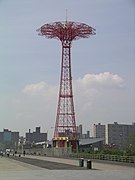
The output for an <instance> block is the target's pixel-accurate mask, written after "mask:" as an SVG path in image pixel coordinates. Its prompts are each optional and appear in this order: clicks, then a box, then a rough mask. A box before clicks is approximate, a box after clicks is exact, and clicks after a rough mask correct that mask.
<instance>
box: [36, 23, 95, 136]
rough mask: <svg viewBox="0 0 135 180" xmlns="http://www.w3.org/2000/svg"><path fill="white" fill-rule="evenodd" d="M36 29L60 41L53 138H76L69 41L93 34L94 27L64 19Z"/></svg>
mask: <svg viewBox="0 0 135 180" xmlns="http://www.w3.org/2000/svg"><path fill="white" fill-rule="evenodd" d="M37 31H38V32H39V35H41V36H45V37H46V38H55V39H59V40H60V41H61V43H62V63H61V76H60V89H59V99H58V107H57V116H56V124H55V130H54V138H57V137H69V138H73V139H74V138H75V139H77V129H76V121H75V111H74V102H73V91H72V76H71V43H72V41H73V40H78V39H80V38H88V37H89V36H90V35H95V29H94V28H92V27H90V26H88V25H86V24H83V23H78V22H77V23H76V22H71V21H65V22H54V23H51V24H45V25H43V26H42V27H41V28H39V29H38V30H37Z"/></svg>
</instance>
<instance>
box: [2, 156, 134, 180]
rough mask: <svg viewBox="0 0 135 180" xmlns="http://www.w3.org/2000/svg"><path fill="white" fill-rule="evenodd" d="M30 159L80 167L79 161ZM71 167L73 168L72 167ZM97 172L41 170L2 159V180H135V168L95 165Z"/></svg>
mask: <svg viewBox="0 0 135 180" xmlns="http://www.w3.org/2000/svg"><path fill="white" fill-rule="evenodd" d="M27 158H28V159H29V158H33V159H37V160H46V161H47V163H49V162H48V161H54V162H56V161H57V163H60V164H61V165H63V162H64V163H65V164H72V165H75V164H76V166H78V161H76V160H71V159H70V160H69V159H67V160H66V159H59V158H49V157H40V156H39V157H38V156H29V157H27V156H26V161H27V160H28V159H27ZM70 167H71V166H70ZM93 167H96V168H95V169H96V170H86V169H85V168H83V169H82V170H70V169H69V170H61V169H59V170H58V169H57V170H54V169H53V170H49V169H46V168H41V167H38V166H34V165H31V164H28V163H24V162H21V161H16V160H14V159H10V158H6V157H3V158H0V180H24V179H25V180H45V179H46V180H54V179H55V180H57V179H58V180H63V179H64V180H98V179H100V180H114V179H116V180H135V168H133V167H125V166H124V167H122V166H115V165H114V167H117V168H114V167H113V165H109V167H108V168H107V165H105V164H101V163H100V164H95V163H93Z"/></svg>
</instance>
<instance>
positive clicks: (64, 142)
mask: <svg viewBox="0 0 135 180" xmlns="http://www.w3.org/2000/svg"><path fill="white" fill-rule="evenodd" d="M52 143H53V147H54V148H71V150H72V152H78V148H79V139H77V138H75V137H54V138H53V139H52Z"/></svg>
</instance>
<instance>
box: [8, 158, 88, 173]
mask: <svg viewBox="0 0 135 180" xmlns="http://www.w3.org/2000/svg"><path fill="white" fill-rule="evenodd" d="M9 158H10V159H13V160H16V161H21V162H24V163H28V164H31V165H34V166H38V167H41V168H46V169H49V170H82V169H83V170H86V168H84V167H79V166H76V165H73V164H66V163H61V162H55V161H47V160H45V159H44V158H43V157H41V158H39V157H38V158H36V157H34V156H30V157H18V156H16V157H15V156H10V157H9Z"/></svg>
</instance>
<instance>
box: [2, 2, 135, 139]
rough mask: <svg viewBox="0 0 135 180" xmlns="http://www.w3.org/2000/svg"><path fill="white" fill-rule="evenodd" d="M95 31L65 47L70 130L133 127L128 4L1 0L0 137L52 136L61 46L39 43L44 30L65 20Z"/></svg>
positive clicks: (134, 8)
mask: <svg viewBox="0 0 135 180" xmlns="http://www.w3.org/2000/svg"><path fill="white" fill-rule="evenodd" d="M66 9H67V19H68V21H75V22H82V23H86V24H88V25H89V26H92V27H93V28H95V29H96V35H94V36H91V37H90V38H88V39H80V40H77V41H74V42H73V43H72V50H71V51H72V53H71V59H72V77H73V94H74V104H75V114H76V124H77V125H79V124H82V125H83V133H85V132H86V131H87V130H90V132H91V135H92V127H93V124H94V123H95V124H97V123H102V124H108V123H113V122H118V123H122V124H132V123H133V122H135V112H134V110H135V1H134V0H102V1H101V0H74V1H73V0H68V1H67V0H57V1H54V0H40V1H38V0H0V131H3V129H4V128H8V129H9V130H11V131H19V132H20V135H23V136H24V135H25V133H26V132H28V130H29V129H31V130H32V131H34V130H35V127H36V126H40V127H41V132H47V133H48V136H49V138H50V139H51V138H52V136H53V131H54V126H55V120H56V109H57V101H58V91H59V79H60V64H61V43H60V41H58V40H55V39H54V40H53V39H46V38H45V37H42V36H38V33H37V32H36V30H37V29H38V28H40V27H41V26H42V25H43V24H46V23H52V22H55V21H65V20H66Z"/></svg>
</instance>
